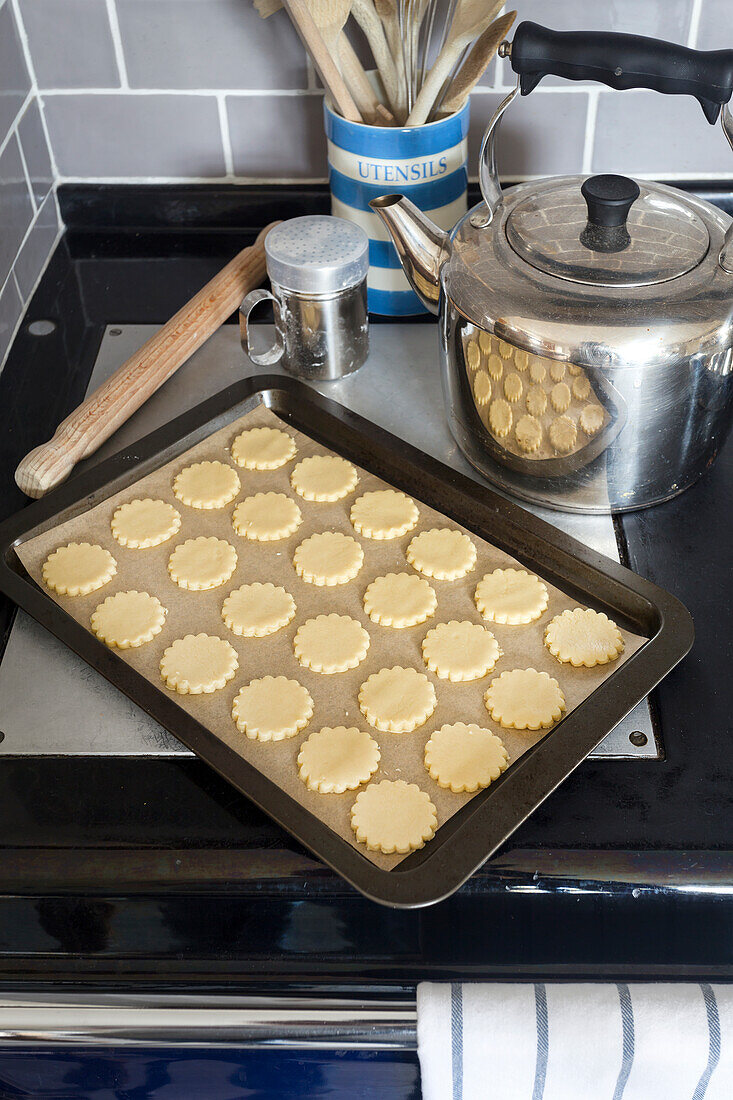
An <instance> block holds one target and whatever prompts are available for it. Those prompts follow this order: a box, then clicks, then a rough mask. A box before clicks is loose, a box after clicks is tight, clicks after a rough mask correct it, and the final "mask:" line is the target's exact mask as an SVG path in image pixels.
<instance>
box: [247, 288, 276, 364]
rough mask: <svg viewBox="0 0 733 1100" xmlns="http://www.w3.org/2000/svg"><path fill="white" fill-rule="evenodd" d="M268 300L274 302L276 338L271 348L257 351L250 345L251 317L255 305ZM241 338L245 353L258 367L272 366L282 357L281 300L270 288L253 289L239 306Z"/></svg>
mask: <svg viewBox="0 0 733 1100" xmlns="http://www.w3.org/2000/svg"><path fill="white" fill-rule="evenodd" d="M268 300H269V301H271V302H272V312H273V314H274V315H275V339H274V341H273V343H272V344H270V346H269V348H265V350H264V351H260V352H256V351H253V350H252V347H251V345H250V340H249V329H250V324H249V317H250V314H251V312H252V310H253V309H254V308H255V306H258V305H259V304H260V302H265V301H268ZM239 339H240V341H241V344H242V347H243V349H244V353H245V355H248V356H249V358H250V359H251V360H252V362H253V363H256V365H257V366H258V367H271V366H272V365H273V364H274V363H277V362H279V361H280V359H282V357H283V353H284V352H285V344H284V342H283V337H282V318H281V314H280V302H279V301H278V299H277V298H276V297H275V295H274V294H271V293H270V291H269V290H263V289H258V290H251V291H250V292H249V294H248V295H247V296H246V298H245V299H244V301H243V302H242V304H241V306H240V307H239Z"/></svg>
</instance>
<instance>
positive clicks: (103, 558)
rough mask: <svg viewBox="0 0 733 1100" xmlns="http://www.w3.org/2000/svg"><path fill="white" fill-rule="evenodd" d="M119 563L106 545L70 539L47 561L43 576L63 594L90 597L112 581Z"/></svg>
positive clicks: (49, 584)
mask: <svg viewBox="0 0 733 1100" xmlns="http://www.w3.org/2000/svg"><path fill="white" fill-rule="evenodd" d="M116 572H117V562H116V561H115V559H114V558H113V557H112V555H111V554H110V552H109V550H105V549H104V547H103V546H93V545H92V544H91V543H89V542H70V543H69V544H68V546H59V548H58V550H54V551H53V553H51V554H49V555H48V557H47V558H46V560H45V562H44V563H43V579H44V581H45V583H46V584H47V585H48V587H49V588H50V589H51V591H52V592H58V594H59V596H86V595H88V594H89V593H90V592H96V591H97V589H98V588H102V587H103V586H104V585H105V584H108V583H109V582H110V581H111V580H112V578H113V577H114V575H115V573H116Z"/></svg>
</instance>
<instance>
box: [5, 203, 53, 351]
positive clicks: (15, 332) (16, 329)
mask: <svg viewBox="0 0 733 1100" xmlns="http://www.w3.org/2000/svg"><path fill="white" fill-rule="evenodd" d="M50 193H51V192H49V194H50ZM57 212H58V211H57ZM63 233H64V224H63V222H62V221H61V219H60V218H59V224H58V228H57V230H56V236H55V238H54V241H53V244H52V245H51V248H50V249H49V253H48V255H47V256H46V259H45V260H44V262H43V264H42V265H41V270H40V271H39V272H38V275H37V277H36V281H35V282H34V284H33V286H32V287H31V290H30V294H29V295H28V301H26V302H24V301H23V295H22V294H21V293H20V287H19V286H18V279H17V277H16V274H15V268H13V271H12V272H11V274H12V276H13V281H14V283H15V289H16V291H17V292H18V297H19V298H20V306H21V308H20V316H19V317H18V320H17V322H16V324H15V326H14V328H13V331H12V332H11V334H10V340H9V342H8V346H7V350H6V352H5V355H4V356H3V358H2V359H1V360H0V372H1V371H2V369H3V367H4V366H5V364H6V362H7V360H8V356H9V355H10V352H11V349H12V347H13V344H14V343H15V337H16V336H17V335H18V333H19V331H20V326H21V325H22V324H23V321H24V319H25V310H26V306H27V304H28V302H30V300H31V299H32V297H33V295H34V294H35V293H36V291H37V289H38V286H39V283H40V282H41V279H42V278H43V276H44V275H45V274H46V268H47V267H48V265H49V263H50V261H51V257H52V256H53V254H54V252H55V251H56V245H57V244H58V243H59V241H60V240H61V238H62V236H63ZM6 286H7V280H6V281H5V284H4V286H3V290H0V294H2V293H3V291H4V289H5V287H6Z"/></svg>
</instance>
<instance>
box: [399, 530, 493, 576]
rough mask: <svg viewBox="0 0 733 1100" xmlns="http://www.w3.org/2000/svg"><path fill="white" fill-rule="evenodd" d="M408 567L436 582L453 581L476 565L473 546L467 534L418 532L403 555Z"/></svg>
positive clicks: (459, 532) (443, 531) (448, 531)
mask: <svg viewBox="0 0 733 1100" xmlns="http://www.w3.org/2000/svg"><path fill="white" fill-rule="evenodd" d="M405 557H406V558H407V560H408V562H409V563H410V565H411V566H412V567H413V568H414V569H417V570H418V571H419V572H420V573H424V574H425V576H426V577H432V578H433V579H434V580H436V581H456V580H458V579H459V578H460V577H465V576H466V573H470V571H471V570H472V569H473V567H474V565H475V564H476V547H475V546H474V544H473V543H472V542H471V540H470V538H469V537H468V535H464V534H463V532H462V531H454V530H451V529H450V528H448V527H445V528H437V527H434V528H432V529H431V530H430V531H421V532H420V534H419V535H415V537H414V539H412V540H411V542H410V544H409V546H408V547H407V550H406V552H405Z"/></svg>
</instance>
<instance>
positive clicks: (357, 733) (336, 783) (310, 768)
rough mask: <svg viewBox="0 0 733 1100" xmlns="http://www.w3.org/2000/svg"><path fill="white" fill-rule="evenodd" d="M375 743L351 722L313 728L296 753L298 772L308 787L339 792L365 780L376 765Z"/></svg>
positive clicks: (377, 752)
mask: <svg viewBox="0 0 733 1100" xmlns="http://www.w3.org/2000/svg"><path fill="white" fill-rule="evenodd" d="M380 756H381V754H380V752H379V745H378V744H377V742H376V741H375V740H374V738H373V737H370V736H369V734H368V733H366V732H365V731H364V730H360V729H356V727H355V726H348V727H347V726H335V727H333V728H331V727H330V726H324V727H323V729H320V730H314V731H313V733H312V734H311V735H310V737H309V738H308V739H307V741H304V742H303V744H302V745H301V746H300V752H299V753H298V774H299V775H300V778H301V779H302V780H303V782H304V783H305V785H306V787H308V789H309V790H311V791H318V793H319V794H343V793H344V791H355V790H356V788H357V787H360V786H361V784H362V783H366V782H368V780H370V779H371V777H372V776H373V775H374V773H375V771H376V770H377V768H378V767H379V760H380Z"/></svg>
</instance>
